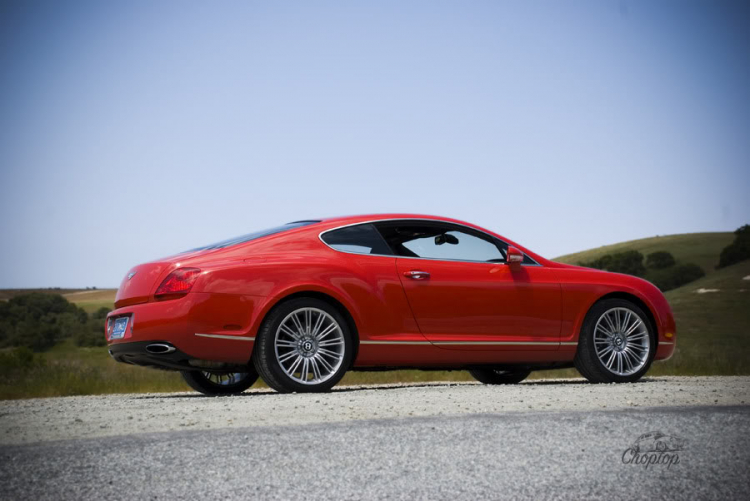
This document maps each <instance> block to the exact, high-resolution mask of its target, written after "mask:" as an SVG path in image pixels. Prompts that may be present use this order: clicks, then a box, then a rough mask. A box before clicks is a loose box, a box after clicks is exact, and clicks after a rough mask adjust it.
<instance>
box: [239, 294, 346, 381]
mask: <svg viewBox="0 0 750 501" xmlns="http://www.w3.org/2000/svg"><path fill="white" fill-rule="evenodd" d="M255 343H256V345H255V351H254V352H253V363H254V365H255V369H256V370H257V371H258V373H259V374H260V376H261V377H262V378H263V381H265V382H266V384H267V385H268V386H270V387H271V388H273V389H274V390H276V391H279V392H282V393H290V392H299V393H307V392H320V391H328V390H330V389H331V388H332V387H333V386H334V385H335V384H336V383H338V382H339V381H340V380H341V378H342V377H344V373H345V372H346V370H347V369H348V368H349V365H350V364H351V360H352V354H353V352H354V346H353V341H352V335H351V333H350V332H349V327H348V325H347V323H346V320H345V319H344V318H343V317H342V315H341V313H339V312H338V311H337V310H336V309H335V308H334V307H332V306H331V305H329V304H328V303H326V302H324V301H321V300H319V299H315V298H298V299H293V300H290V301H288V302H285V303H282V304H281V305H279V306H277V307H276V308H275V309H274V310H273V311H272V312H271V313H270V314H269V315H268V318H267V319H266V320H265V321H264V322H263V326H262V327H261V328H260V331H259V333H258V336H257V337H256V340H255Z"/></svg>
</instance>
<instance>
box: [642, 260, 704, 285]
mask: <svg viewBox="0 0 750 501" xmlns="http://www.w3.org/2000/svg"><path fill="white" fill-rule="evenodd" d="M704 275H705V272H704V271H703V270H702V269H701V267H700V266H698V265H697V264H693V263H685V264H678V265H676V266H672V267H670V268H663V269H661V270H655V271H653V272H652V273H650V274H649V276H648V278H649V280H650V281H651V282H652V283H653V284H654V285H655V286H657V287H658V288H659V289H660V290H661V291H662V292H666V291H668V290H672V289H676V288H677V287H682V286H683V285H685V284H687V283H690V282H692V281H694V280H698V279H699V278H701V277H702V276H704Z"/></svg>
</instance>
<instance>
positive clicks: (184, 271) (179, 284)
mask: <svg viewBox="0 0 750 501" xmlns="http://www.w3.org/2000/svg"><path fill="white" fill-rule="evenodd" d="M200 273H201V270H199V269H198V268H178V269H176V270H174V271H173V272H172V273H170V274H169V275H167V278H165V279H164V281H163V282H162V283H161V285H160V286H159V288H158V289H156V292H155V293H154V296H156V297H159V296H162V297H163V296H174V295H182V294H187V293H188V292H190V289H192V288H193V284H194V283H195V280H196V279H197V278H198V275H200Z"/></svg>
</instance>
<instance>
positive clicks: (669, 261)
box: [646, 251, 676, 270]
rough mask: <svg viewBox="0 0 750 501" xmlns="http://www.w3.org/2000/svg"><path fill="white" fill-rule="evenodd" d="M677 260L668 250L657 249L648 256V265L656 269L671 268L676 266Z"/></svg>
mask: <svg viewBox="0 0 750 501" xmlns="http://www.w3.org/2000/svg"><path fill="white" fill-rule="evenodd" d="M675 262H676V261H675V260H674V257H673V256H672V254H670V253H669V252H666V251H656V252H652V253H651V254H649V255H648V256H646V267H647V268H652V269H654V270H662V269H664V268H669V267H670V266H674V265H675Z"/></svg>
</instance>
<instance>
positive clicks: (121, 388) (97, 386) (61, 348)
mask: <svg viewBox="0 0 750 501" xmlns="http://www.w3.org/2000/svg"><path fill="white" fill-rule="evenodd" d="M732 239H733V235H732V234H731V233H699V234H688V235H672V236H664V237H654V238H648V239H643V240H635V241H632V242H624V243H621V244H616V245H611V246H606V247H600V248H598V249H592V250H589V251H585V252H580V253H577V254H570V255H567V256H562V257H560V258H558V259H557V260H558V261H560V262H565V263H572V264H575V263H578V262H580V261H588V260H591V259H595V258H597V257H600V256H601V255H604V254H608V253H612V252H620V251H624V250H631V249H634V250H638V251H640V252H641V253H643V254H644V255H645V254H648V253H649V252H654V251H657V250H665V251H668V252H671V253H672V254H673V255H674V256H675V258H676V259H677V260H678V261H680V262H694V263H697V264H699V265H700V266H701V267H702V268H703V269H704V271H705V272H706V276H705V277H703V278H701V279H699V280H697V281H695V282H692V283H690V284H687V285H685V286H683V287H680V288H678V289H674V290H671V291H669V292H667V293H666V297H667V299H668V300H669V303H670V304H671V305H672V309H673V311H674V314H675V318H676V320H677V336H678V337H677V350H676V352H675V355H674V356H673V357H672V358H671V359H670V360H668V361H665V362H657V363H655V364H654V365H653V367H652V369H651V372H650V374H652V375H737V374H745V375H747V374H750V357H748V354H749V353H750V261H745V262H742V263H739V264H736V265H734V266H730V267H727V268H724V269H721V270H716V269H715V268H714V266H715V264H716V263H718V259H719V253H720V252H721V249H723V248H724V247H725V246H726V245H728V244H729V243H730V242H731V241H732ZM745 277H748V279H745ZM699 289H708V290H714V291H712V292H704V293H698V292H697V291H698V290H699ZM45 292H57V293H59V292H60V291H54V290H45ZM64 295H65V297H66V298H67V299H68V300H69V301H71V302H74V303H76V304H77V305H79V306H81V307H82V308H84V309H85V310H87V311H89V312H93V311H96V310H97V309H98V308H100V307H102V306H106V307H109V308H111V307H112V303H113V301H114V295H115V291H114V290H111V289H109V290H97V291H75V290H65V291H64ZM6 297H8V296H7V291H6ZM35 358H36V359H37V360H38V361H37V362H34V363H33V364H32V365H31V366H30V367H29V368H27V369H26V370H24V371H5V372H3V373H2V377H0V398H29V397H45V396H60V395H83V394H102V393H131V392H151V391H186V390H187V389H188V388H187V386H186V385H185V384H184V383H183V382H182V380H181V378H180V377H179V375H178V374H176V373H170V372H162V371H156V370H153V369H145V368H141V367H134V366H128V365H125V364H118V363H115V362H114V361H112V360H111V359H110V357H109V355H108V354H107V352H106V349H104V348H79V347H76V346H74V345H73V344H72V342H70V340H68V341H66V342H64V343H62V344H59V345H57V346H55V347H54V348H53V349H52V350H50V351H48V352H46V353H43V354H40V355H36V356H35ZM577 376H578V374H577V373H576V372H575V371H574V370H571V369H568V370H562V371H539V372H537V373H534V374H533V375H532V377H533V378H547V377H577ZM465 380H471V377H470V376H469V375H468V373H466V372H462V371H453V372H448V371H439V372H423V371H392V372H353V373H349V374H347V375H346V376H345V378H344V380H343V381H342V383H341V384H366V383H395V382H419V381H465ZM256 386H263V383H262V382H258V383H257V384H256Z"/></svg>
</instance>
